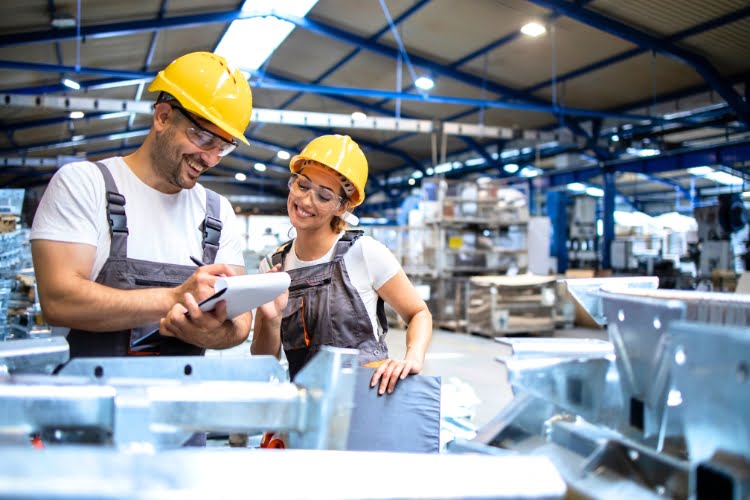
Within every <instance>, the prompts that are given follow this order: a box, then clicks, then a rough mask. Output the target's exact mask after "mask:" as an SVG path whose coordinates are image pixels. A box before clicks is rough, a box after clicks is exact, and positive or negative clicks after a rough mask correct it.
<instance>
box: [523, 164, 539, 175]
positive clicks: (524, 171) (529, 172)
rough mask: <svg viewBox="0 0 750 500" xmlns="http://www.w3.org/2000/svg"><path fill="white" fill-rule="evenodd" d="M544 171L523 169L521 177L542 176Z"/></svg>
mask: <svg viewBox="0 0 750 500" xmlns="http://www.w3.org/2000/svg"><path fill="white" fill-rule="evenodd" d="M541 173H542V171H541V170H539V169H538V168H536V167H531V166H529V167H523V168H522V169H521V172H520V176H521V177H536V176H537V175H539V174H541Z"/></svg>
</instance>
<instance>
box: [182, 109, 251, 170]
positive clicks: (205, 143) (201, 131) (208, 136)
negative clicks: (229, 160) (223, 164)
mask: <svg viewBox="0 0 750 500" xmlns="http://www.w3.org/2000/svg"><path fill="white" fill-rule="evenodd" d="M172 109H176V110H177V111H179V112H180V114H181V115H182V116H184V117H185V118H187V119H188V121H189V122H190V123H192V124H193V125H195V126H194V127H188V128H186V129H185V134H186V135H187V136H188V139H190V142H192V143H193V144H195V145H196V146H198V147H199V148H201V149H204V150H206V151H210V150H212V149H216V150H217V151H218V153H217V154H218V155H219V156H222V157H223V156H226V155H228V154H229V153H231V152H232V151H234V150H235V149H236V148H237V143H236V142H234V141H229V140H227V139H224V138H223V137H221V136H218V135H216V134H214V133H213V132H211V131H210V130H207V129H206V128H205V127H203V126H201V124H200V123H198V120H196V119H195V118H193V117H192V116H190V113H189V112H188V111H186V110H184V109H183V108H181V107H179V106H172Z"/></svg>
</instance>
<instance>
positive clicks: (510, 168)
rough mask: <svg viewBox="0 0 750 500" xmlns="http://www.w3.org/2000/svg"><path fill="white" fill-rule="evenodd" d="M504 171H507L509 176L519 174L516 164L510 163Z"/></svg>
mask: <svg viewBox="0 0 750 500" xmlns="http://www.w3.org/2000/svg"><path fill="white" fill-rule="evenodd" d="M503 170H505V171H506V172H507V173H509V174H515V173H516V172H518V165H516V164H515V163H508V164H507V165H505V166H504V167H503Z"/></svg>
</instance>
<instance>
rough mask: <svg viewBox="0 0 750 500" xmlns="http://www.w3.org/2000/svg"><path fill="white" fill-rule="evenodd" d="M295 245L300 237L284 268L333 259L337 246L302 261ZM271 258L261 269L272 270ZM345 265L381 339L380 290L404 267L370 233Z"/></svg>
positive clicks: (351, 251)
mask: <svg viewBox="0 0 750 500" xmlns="http://www.w3.org/2000/svg"><path fill="white" fill-rule="evenodd" d="M343 235H344V232H343V231H342V232H341V234H339V239H341V237H342V236H343ZM337 241H338V240H337ZM296 244H297V240H295V241H294V245H293V246H292V248H291V249H290V250H289V253H287V254H286V258H285V259H284V270H285V271H291V270H292V269H299V268H302V267H309V266H314V265H316V264H323V263H326V262H330V261H331V260H332V259H333V253H334V250H335V248H336V244H335V243H334V245H333V246H332V247H331V249H330V250H328V253H326V254H325V255H324V256H323V257H321V258H319V259H316V260H311V261H303V260H299V259H298V258H297V254H296V252H295V248H294V246H295V245H296ZM270 259H271V255H269V256H268V259H263V260H262V261H261V263H260V266H259V268H260V272H262V273H265V272H266V271H268V270H269V269H270V266H269V262H270ZM344 265H345V266H346V272H347V273H348V274H349V280H350V281H351V283H352V286H353V287H354V288H356V289H357V292H358V293H359V296H360V297H361V298H362V302H363V303H364V305H365V309H367V314H368V315H369V316H370V322H371V323H372V331H373V335H374V336H375V340H378V341H380V340H381V337H382V335H383V329H382V328H381V327H380V325H379V324H378V316H377V304H378V292H377V290H378V289H379V288H380V287H381V286H383V285H384V284H385V283H386V282H387V281H388V280H390V279H391V278H393V277H394V276H395V275H396V273H398V272H399V271H400V270H401V265H400V264H399V263H398V260H396V257H394V255H393V254H392V253H391V251H390V250H388V248H386V246H385V245H383V244H382V243H380V242H379V241H377V240H375V239H373V238H371V237H370V236H362V237H360V238H359V239H358V240H357V241H355V242H354V244H353V245H352V246H351V248H349V251H348V252H346V254H345V255H344Z"/></svg>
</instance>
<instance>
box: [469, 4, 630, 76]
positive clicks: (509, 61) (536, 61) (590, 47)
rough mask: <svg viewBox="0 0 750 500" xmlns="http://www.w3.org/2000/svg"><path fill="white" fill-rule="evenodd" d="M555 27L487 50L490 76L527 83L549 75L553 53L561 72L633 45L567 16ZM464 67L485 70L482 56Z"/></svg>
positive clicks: (558, 71) (551, 73)
mask: <svg viewBox="0 0 750 500" xmlns="http://www.w3.org/2000/svg"><path fill="white" fill-rule="evenodd" d="M554 27H555V30H556V31H555V34H554V37H553V36H552V34H550V33H547V34H546V35H544V36H543V37H539V38H529V37H525V36H522V37H518V38H517V39H516V40H514V41H513V42H511V43H509V44H506V45H504V46H502V47H500V48H498V49H496V50H494V51H492V52H491V53H489V54H488V55H487V66H488V74H489V75H490V78H491V79H494V80H497V81H499V82H503V83H506V84H508V85H510V86H514V87H519V88H525V87H530V86H532V85H534V84H536V83H539V82H542V81H546V80H549V79H551V78H552V76H553V54H554V56H555V58H554V67H555V68H556V74H558V75H561V74H564V73H567V72H569V71H571V70H574V69H578V68H580V67H583V66H586V65H588V64H591V63H594V62H598V61H600V60H602V59H606V58H607V57H610V56H612V55H615V54H619V53H621V52H625V51H626V50H629V49H631V48H633V47H634V45H632V44H630V43H628V42H626V41H623V40H621V39H619V38H616V37H613V36H611V35H609V34H607V33H603V32H601V31H599V30H596V29H594V28H590V27H588V26H585V25H582V24H580V23H577V22H575V21H573V20H571V19H568V18H559V19H558V20H557V21H555V23H554ZM553 40H554V47H553ZM465 68H467V69H469V70H471V71H472V72H473V73H475V74H477V75H482V74H484V57H480V58H477V59H475V60H474V61H472V62H471V63H470V64H467V65H466V66H465Z"/></svg>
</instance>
